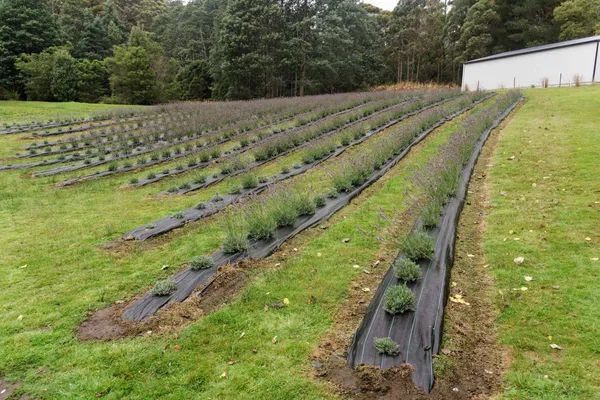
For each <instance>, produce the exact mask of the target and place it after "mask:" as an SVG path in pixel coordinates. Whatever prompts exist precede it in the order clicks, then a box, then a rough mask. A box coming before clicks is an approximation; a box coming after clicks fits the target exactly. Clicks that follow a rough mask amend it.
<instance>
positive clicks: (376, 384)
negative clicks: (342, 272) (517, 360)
mask: <svg viewBox="0 0 600 400" xmlns="http://www.w3.org/2000/svg"><path fill="white" fill-rule="evenodd" d="M521 106H522V104H521V105H520V106H519V107H518V108H517V110H516V111H514V112H513V114H512V115H514V113H516V112H518V109H519V108H520V107H521ZM511 119H512V118H510V117H509V118H508V119H507V120H505V121H504V122H503V123H502V124H501V125H500V127H499V128H498V129H495V130H494V131H492V133H491V135H490V137H489V139H488V141H487V142H486V145H485V146H484V148H483V150H482V153H481V155H480V157H479V160H478V162H477V164H476V166H475V170H474V173H473V175H472V178H471V181H470V184H469V191H468V195H467V199H466V204H465V208H464V209H463V211H462V213H461V216H460V221H459V225H458V231H457V242H456V250H455V263H454V266H453V269H452V275H451V282H452V283H451V294H461V295H463V296H464V298H465V299H466V301H467V302H469V303H470V305H469V306H466V305H463V304H456V303H452V302H448V304H447V306H446V308H445V319H444V324H445V325H444V331H445V332H444V338H443V346H442V353H441V354H440V355H438V356H437V357H436V359H435V360H434V369H435V376H436V383H435V386H434V387H433V389H432V391H431V393H424V392H423V390H421V389H420V388H415V387H414V385H413V383H412V376H411V375H412V370H411V367H410V366H409V365H402V366H400V367H397V368H391V369H389V370H387V371H384V372H382V371H381V370H380V369H379V368H378V367H374V366H361V367H359V368H358V369H357V370H356V371H353V370H351V369H350V368H349V367H348V366H347V360H346V358H345V357H346V352H347V350H348V348H349V347H350V345H351V343H352V338H353V334H354V332H355V331H356V329H357V327H358V325H359V324H360V322H361V320H362V317H363V316H364V313H365V312H366V309H367V307H368V304H369V302H370V301H371V299H372V297H373V295H374V293H375V292H374V291H371V292H368V293H364V292H362V291H361V290H351V291H350V299H349V301H348V302H347V303H346V304H344V305H343V307H342V308H341V309H340V311H339V312H338V315H337V316H336V318H335V321H334V325H333V328H332V330H331V331H330V333H329V334H328V335H327V336H326V338H325V339H324V340H323V341H322V342H321V345H320V346H319V348H318V349H315V351H314V352H313V355H312V358H313V359H314V360H321V361H323V360H329V361H326V362H325V363H324V365H323V366H322V367H320V368H316V369H315V371H314V375H315V376H317V377H322V378H324V379H326V380H327V381H329V382H330V383H332V384H333V385H334V386H335V388H336V390H337V391H339V392H340V393H341V394H343V395H345V396H346V397H349V398H356V399H392V398H393V399H396V398H402V399H487V398H490V397H492V396H494V395H495V394H496V393H497V392H498V391H499V390H500V389H501V387H502V375H503V373H504V372H505V370H506V368H507V366H508V364H509V358H510V356H509V354H508V353H507V352H506V351H504V350H503V349H502V348H501V347H500V346H499V345H498V344H497V342H496V326H495V320H496V315H497V311H496V307H495V305H494V303H493V293H491V292H492V289H493V288H492V286H493V281H492V279H491V277H490V275H489V274H488V272H487V270H486V267H487V265H486V261H485V255H484V252H483V233H484V232H485V227H486V222H487V219H486V216H487V214H488V212H489V209H490V202H489V199H490V192H489V187H490V185H489V181H488V180H487V173H488V170H489V168H490V167H489V165H490V163H491V162H492V158H493V153H494V150H495V149H496V146H497V143H498V141H499V139H500V137H501V135H502V129H503V128H504V127H505V126H506V125H507V124H508V123H510V120H511ZM422 145H425V143H423V144H422ZM406 229H407V230H408V227H406ZM380 254H381V255H380V259H381V262H380V263H378V266H377V268H373V272H374V273H372V274H369V275H365V276H362V277H361V278H359V279H358V280H357V281H355V282H354V283H353V289H357V288H360V287H365V286H367V287H373V286H376V285H377V284H378V282H380V281H381V279H382V277H383V275H384V274H385V272H386V271H387V270H388V268H389V266H390V264H391V262H392V261H393V258H394V256H395V254H396V251H395V250H394V249H393V248H390V247H389V246H388V247H386V246H385V245H384V246H382V249H381V250H380ZM317 365H320V364H317Z"/></svg>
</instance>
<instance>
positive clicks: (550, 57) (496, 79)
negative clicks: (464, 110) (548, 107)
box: [462, 42, 600, 90]
mask: <svg viewBox="0 0 600 400" xmlns="http://www.w3.org/2000/svg"><path fill="white" fill-rule="evenodd" d="M597 43H598V42H591V43H584V44H580V45H576V46H569V47H561V48H557V49H551V50H545V51H538V52H534V53H526V54H521V55H517V56H512V57H506V58H499V59H495V60H488V61H482V62H478V63H473V64H465V65H464V67H463V82H462V89H463V90H465V88H466V85H468V87H469V90H476V89H477V87H478V84H479V88H480V89H487V90H492V89H501V88H506V89H510V88H512V87H513V86H515V87H517V88H519V87H520V88H527V87H531V86H532V85H535V86H537V87H540V86H541V83H542V78H548V81H549V82H548V83H549V86H558V85H559V84H561V85H563V86H568V85H569V84H573V76H575V75H576V74H578V75H580V76H581V77H582V79H581V80H582V82H584V83H586V84H589V83H591V81H592V76H593V74H594V59H595V58H596V57H597V58H598V59H597V61H596V77H595V80H596V81H599V80H600V52H599V54H598V56H597V55H596V47H597ZM561 73H562V81H561V79H560V76H561Z"/></svg>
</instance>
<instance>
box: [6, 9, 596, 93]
mask: <svg viewBox="0 0 600 400" xmlns="http://www.w3.org/2000/svg"><path fill="white" fill-rule="evenodd" d="M599 30H600V0H568V1H558V0H521V1H517V0H454V1H450V0H400V1H399V2H398V5H397V6H396V8H395V9H394V11H392V12H389V11H383V10H381V9H378V8H377V7H374V6H371V5H369V4H366V3H362V2H359V1H358V0H191V1H188V2H187V3H183V2H182V1H179V0H177V1H167V0H0V98H11V99H18V98H20V99H29V100H45V101H83V102H100V101H102V102H115V103H128V104H155V103H161V102H168V101H173V100H202V99H211V98H214V99H250V98H257V97H277V96H302V95H307V94H317V93H333V92H340V91H352V90H357V89H362V88H366V87H369V86H373V85H379V84H386V83H393V82H406V81H409V82H437V83H459V82H460V77H461V68H462V63H464V62H465V61H468V60H470V59H474V58H479V57H485V56H487V55H491V54H495V53H499V52H502V51H508V50H515V49H520V48H525V47H531V46H536V45H540V44H546V43H553V42H556V41H559V40H569V39H576V38H580V37H585V36H591V35H594V34H596V33H597V32H598V31H599Z"/></svg>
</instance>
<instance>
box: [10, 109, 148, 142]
mask: <svg viewBox="0 0 600 400" xmlns="http://www.w3.org/2000/svg"><path fill="white" fill-rule="evenodd" d="M145 112H146V110H145V109H140V108H135V109H127V108H121V109H118V110H114V111H109V112H108V113H107V112H94V113H92V114H91V115H90V116H89V117H87V118H77V117H72V118H71V117H65V116H62V117H59V118H56V119H49V120H47V121H31V122H30V123H22V124H18V123H12V124H11V123H4V124H3V129H1V130H0V135H9V134H16V133H27V132H32V131H38V130H42V129H52V128H58V127H62V126H69V125H76V124H84V123H88V122H100V121H104V120H109V119H120V118H128V117H133V116H135V115H139V114H143V113H145Z"/></svg>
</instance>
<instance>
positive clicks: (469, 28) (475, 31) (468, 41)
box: [457, 0, 501, 63]
mask: <svg viewBox="0 0 600 400" xmlns="http://www.w3.org/2000/svg"><path fill="white" fill-rule="evenodd" d="M500 27H501V19H500V15H499V14H498V11H497V6H496V4H495V3H494V2H493V1H492V0H479V1H478V2H477V3H475V4H474V5H473V6H471V8H469V11H468V12H467V16H466V18H465V22H464V25H463V26H462V27H461V29H460V40H459V46H460V48H462V49H464V50H463V52H462V54H460V55H459V56H458V60H457V61H458V62H461V63H463V62H465V61H468V60H472V59H475V58H480V57H485V56H488V55H490V54H492V53H496V52H500V51H501V49H500V48H498V46H496V43H497V40H496V39H497V35H498V31H499V29H500Z"/></svg>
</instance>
